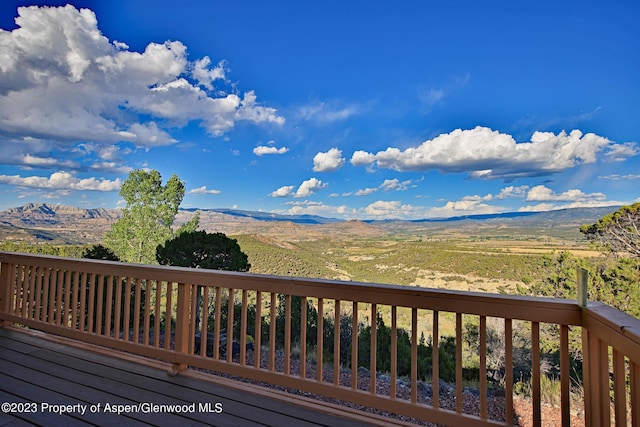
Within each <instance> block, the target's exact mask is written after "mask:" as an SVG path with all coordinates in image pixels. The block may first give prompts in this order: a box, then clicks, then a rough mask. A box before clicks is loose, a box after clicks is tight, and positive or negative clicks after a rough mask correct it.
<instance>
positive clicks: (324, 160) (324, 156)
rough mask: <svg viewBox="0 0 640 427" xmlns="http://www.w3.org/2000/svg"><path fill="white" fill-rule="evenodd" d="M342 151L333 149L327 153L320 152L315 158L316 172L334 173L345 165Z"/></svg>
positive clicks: (314, 166)
mask: <svg viewBox="0 0 640 427" xmlns="http://www.w3.org/2000/svg"><path fill="white" fill-rule="evenodd" d="M344 162H345V159H344V158H343V157H342V150H338V149H337V148H335V147H334V148H331V149H330V150H329V151H327V152H326V153H323V152H320V153H318V154H316V155H315V156H314V157H313V171H314V172H333V171H336V170H338V169H340V168H341V167H342V166H343V165H344Z"/></svg>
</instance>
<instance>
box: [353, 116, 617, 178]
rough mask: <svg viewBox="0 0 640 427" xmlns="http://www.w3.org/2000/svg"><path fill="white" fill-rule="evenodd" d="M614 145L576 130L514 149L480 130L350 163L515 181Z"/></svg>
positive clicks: (509, 140) (507, 139) (543, 135)
mask: <svg viewBox="0 0 640 427" xmlns="http://www.w3.org/2000/svg"><path fill="white" fill-rule="evenodd" d="M613 146H614V145H613V144H612V143H611V142H610V141H609V140H608V139H607V138H604V137H601V136H598V135H595V134H593V133H588V134H582V132H580V131H579V130H574V131H572V132H571V133H569V134H567V133H565V132H560V133H559V134H558V135H555V134H553V133H551V132H535V133H534V134H533V135H532V137H531V141H530V142H522V143H517V142H516V141H515V140H514V138H513V137H512V136H511V135H508V134H504V133H500V132H498V131H494V130H491V129H489V128H486V127H481V126H478V127H476V128H474V129H471V130H461V129H457V130H454V131H453V132H451V133H446V134H441V135H439V136H437V137H435V138H434V139H431V140H427V141H425V142H423V143H422V144H420V145H419V146H417V147H410V148H407V149H405V150H400V149H398V148H394V147H389V148H387V149H386V150H384V151H379V152H377V153H375V154H374V153H369V152H366V151H363V150H358V151H356V152H354V153H353V155H352V157H351V163H352V164H353V165H355V166H359V165H373V164H375V165H377V167H378V168H387V169H392V170H397V171H403V172H404V171H427V170H431V169H438V170H440V171H442V172H450V173H454V172H468V173H469V176H470V177H471V178H477V179H496V178H503V179H514V178H519V177H531V176H542V175H548V174H551V173H555V172H560V171H562V170H565V169H568V168H571V167H574V166H576V165H578V164H582V163H593V162H595V161H596V158H597V155H598V153H599V152H600V151H602V150H603V149H605V148H607V147H609V149H611V147H613Z"/></svg>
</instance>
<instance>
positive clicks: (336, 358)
mask: <svg viewBox="0 0 640 427" xmlns="http://www.w3.org/2000/svg"><path fill="white" fill-rule="evenodd" d="M334 313H335V314H334V316H333V317H334V323H333V384H334V385H337V384H340V300H339V299H337V300H335V312H334Z"/></svg>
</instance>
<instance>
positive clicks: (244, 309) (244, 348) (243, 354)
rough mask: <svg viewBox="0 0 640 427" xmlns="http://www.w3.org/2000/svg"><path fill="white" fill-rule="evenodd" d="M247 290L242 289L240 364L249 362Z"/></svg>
mask: <svg viewBox="0 0 640 427" xmlns="http://www.w3.org/2000/svg"><path fill="white" fill-rule="evenodd" d="M247 292H248V291H247V290H246V289H243V290H242V311H241V312H240V364H242V365H245V364H246V363H247V299H248V296H247Z"/></svg>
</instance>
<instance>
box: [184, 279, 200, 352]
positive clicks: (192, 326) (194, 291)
mask: <svg viewBox="0 0 640 427" xmlns="http://www.w3.org/2000/svg"><path fill="white" fill-rule="evenodd" d="M190 290H191V301H189V303H190V304H189V305H190V307H191V312H190V316H189V341H188V343H187V352H188V353H189V354H194V346H195V337H196V328H197V327H198V325H196V318H197V317H198V316H196V314H197V313H198V310H200V307H198V295H199V294H200V286H198V285H193V284H192V285H190ZM200 321H201V322H202V319H200Z"/></svg>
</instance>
